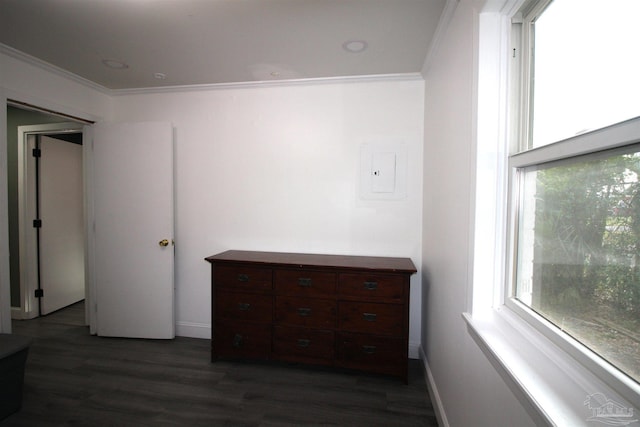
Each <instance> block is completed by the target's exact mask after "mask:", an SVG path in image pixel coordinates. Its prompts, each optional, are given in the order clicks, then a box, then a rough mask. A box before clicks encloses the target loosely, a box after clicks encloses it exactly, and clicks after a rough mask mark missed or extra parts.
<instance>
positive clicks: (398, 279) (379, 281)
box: [338, 273, 405, 301]
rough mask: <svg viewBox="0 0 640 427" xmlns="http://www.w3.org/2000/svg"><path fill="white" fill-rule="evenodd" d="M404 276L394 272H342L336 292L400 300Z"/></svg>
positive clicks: (402, 292) (360, 296)
mask: <svg viewBox="0 0 640 427" xmlns="http://www.w3.org/2000/svg"><path fill="white" fill-rule="evenodd" d="M404 283H405V278H404V277H403V276H400V275H394V274H376V273H342V274H340V275H339V276H338V293H339V294H340V295H348V296H353V297H359V298H362V297H364V298H380V299H393V300H396V301H400V300H402V298H403V296H404Z"/></svg>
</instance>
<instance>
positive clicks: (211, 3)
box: [0, 0, 447, 90]
mask: <svg viewBox="0 0 640 427" xmlns="http://www.w3.org/2000/svg"><path fill="white" fill-rule="evenodd" d="M446 2H447V0H0V44H3V45H5V46H8V47H9V48H11V49H7V48H6V47H5V48H4V51H5V52H7V51H9V52H11V53H13V54H20V52H21V53H25V54H27V55H29V56H32V57H35V58H37V59H39V60H42V61H45V62H47V63H49V64H52V65H55V66H56V67H59V68H61V69H62V70H65V71H67V72H70V73H73V74H75V75H77V76H80V77H82V78H84V79H86V80H89V81H91V82H93V83H95V84H97V85H99V86H102V87H103V88H106V89H113V90H118V89H140V88H157V87H166V86H183V85H209V84H229V83H241V82H260V81H270V80H289V79H318V78H336V77H354V76H378V75H396V74H406V73H419V72H420V70H421V69H422V66H423V64H424V61H425V57H426V56H427V52H428V49H429V46H430V43H431V40H432V38H433V37H434V34H435V30H436V27H437V25H438V21H439V19H440V16H441V14H442V12H443V10H444V7H445V3H446ZM349 42H353V43H350V44H349ZM0 47H2V46H0ZM345 47H347V48H352V49H353V48H363V47H364V50H362V51H361V52H351V51H349V50H348V49H347V48H345ZM13 49H15V50H16V51H19V52H15V51H14V50H13ZM105 62H107V63H109V64H111V65H112V66H113V65H116V66H120V67H122V68H111V67H108V66H107V65H105Z"/></svg>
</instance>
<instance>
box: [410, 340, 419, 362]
mask: <svg viewBox="0 0 640 427" xmlns="http://www.w3.org/2000/svg"><path fill="white" fill-rule="evenodd" d="M420 350H421V349H420V343H415V342H410V343H409V359H420Z"/></svg>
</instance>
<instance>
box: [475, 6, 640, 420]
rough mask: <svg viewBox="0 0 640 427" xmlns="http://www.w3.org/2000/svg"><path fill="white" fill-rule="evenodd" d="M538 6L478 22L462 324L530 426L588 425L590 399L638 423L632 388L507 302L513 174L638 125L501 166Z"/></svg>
mask: <svg viewBox="0 0 640 427" xmlns="http://www.w3.org/2000/svg"><path fill="white" fill-rule="evenodd" d="M547 4H548V2H545V1H544V0H542V1H540V0H505V1H503V2H502V4H501V7H498V8H496V9H493V10H492V11H488V12H483V13H480V15H479V22H478V35H479V37H478V52H479V53H478V59H477V61H478V64H477V65H478V81H477V90H478V99H477V120H478V122H477V135H476V144H477V146H476V149H477V158H476V164H477V169H476V182H475V185H476V198H475V217H474V218H473V220H474V227H472V233H473V236H472V238H473V241H474V242H475V243H474V249H473V251H472V256H473V263H472V265H473V271H472V277H473V282H472V284H471V288H470V297H471V298H470V301H471V304H470V307H469V310H470V313H464V314H463V318H464V319H465V321H466V322H467V326H468V330H469V333H470V335H471V337H472V338H473V339H474V340H475V341H476V343H477V344H478V345H479V347H480V349H481V350H482V351H483V352H484V353H485V355H486V356H487V358H489V360H490V361H491V362H492V364H493V366H494V367H495V368H496V370H497V371H498V373H499V374H501V376H502V377H503V379H504V380H505V381H506V382H507V384H508V385H509V386H510V388H511V389H512V390H513V391H514V394H515V396H516V397H517V398H518V399H519V401H520V402H521V404H522V405H523V407H524V408H525V409H526V410H527V412H528V413H529V415H530V416H531V418H532V420H533V421H534V422H535V424H536V425H580V424H586V423H587V422H586V419H587V417H586V416H585V410H586V408H585V407H584V402H585V399H587V397H588V396H590V395H591V394H593V393H602V394H604V395H605V396H606V397H607V398H609V399H611V400H613V401H615V402H617V403H620V404H622V405H627V407H629V408H633V409H634V413H635V414H638V412H640V386H639V385H638V383H636V382H635V381H633V380H631V379H630V378H628V377H627V376H626V375H624V374H622V373H621V372H620V371H618V370H617V369H615V368H613V367H612V366H611V365H609V364H608V363H607V362H605V361H604V360H603V359H602V358H600V357H599V356H597V355H595V354H594V353H593V352H591V351H590V350H588V349H587V348H586V347H584V346H582V345H581V344H580V343H578V342H577V341H575V340H573V339H571V338H570V337H569V336H568V335H566V334H564V333H562V332H560V331H559V330H558V328H556V327H555V326H553V325H552V324H551V323H550V322H548V321H547V320H546V319H544V318H542V317H541V316H539V315H537V314H536V313H535V312H533V311H532V310H530V309H529V308H528V307H526V306H524V305H523V304H521V303H519V302H518V301H517V300H515V299H514V298H512V295H513V285H512V283H513V281H512V280H511V278H512V277H513V275H514V264H513V262H512V261H513V259H512V257H511V256H510V255H509V254H511V253H512V252H513V250H512V249H513V248H514V247H515V246H514V245H515V238H516V235H515V231H514V226H515V224H516V221H515V219H516V218H515V214H516V206H514V205H513V203H511V200H512V198H511V197H510V193H512V192H513V191H514V190H515V189H516V188H517V185H516V183H515V178H516V175H517V174H516V172H515V171H516V168H519V167H526V166H529V165H534V164H536V163H539V162H542V161H547V160H549V161H550V160H558V159H562V158H567V157H572V156H576V155H581V154H587V153H590V152H596V151H600V150H604V149H608V148H613V147H620V146H624V145H627V144H630V143H632V142H634V141H638V135H640V119H634V120H629V121H626V122H623V123H620V124H617V125H614V126H610V127H608V128H605V129H601V130H598V131H594V132H590V133H587V134H583V135H580V136H577V137H574V138H570V139H567V140H565V141H562V142H561V143H556V144H550V145H548V146H543V147H539V148H535V149H530V150H525V151H522V152H521V153H519V154H517V155H514V156H511V157H509V155H508V153H509V152H515V151H517V148H518V147H517V146H516V145H517V144H518V143H519V141H523V140H527V141H528V140H529V138H528V135H529V129H528V127H527V126H520V124H521V123H522V122H525V123H526V121H524V120H521V118H522V117H529V107H530V101H529V100H530V96H529V89H528V84H524V83H523V82H527V81H528V79H529V74H528V70H529V63H528V57H527V56H526V55H522V52H523V51H525V50H527V49H528V47H529V39H528V34H527V32H526V31H523V30H522V29H523V28H524V27H526V26H527V25H529V22H530V17H531V14H532V13H534V14H535V13H537V12H540V11H541V10H544V8H545V7H546V5H547ZM514 49H515V51H514ZM496 124H497V125H496ZM605 135H606V138H605ZM487 188H491V189H492V190H491V191H488V190H487ZM514 200H515V199H514ZM635 418H638V417H637V416H636V417H635Z"/></svg>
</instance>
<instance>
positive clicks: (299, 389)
mask: <svg viewBox="0 0 640 427" xmlns="http://www.w3.org/2000/svg"><path fill="white" fill-rule="evenodd" d="M83 318H84V305H83V303H79V304H76V305H73V306H71V307H69V308H66V309H64V310H61V311H59V312H56V313H53V314H50V315H49V316H46V317H42V318H39V319H34V320H28V321H15V320H14V321H13V332H14V333H17V334H21V335H26V336H31V337H33V339H34V342H33V345H32V346H31V349H30V351H29V357H28V360H27V368H26V373H25V386H24V400H23V407H22V410H21V411H20V412H19V413H16V414H13V415H11V416H10V417H8V418H6V419H5V420H4V421H2V422H0V425H2V427H5V426H6V427H9V426H248V427H249V426H252V427H253V426H260V427H263V426H264V427H270V426H426V427H431V426H437V422H436V418H435V415H434V411H433V407H432V405H431V403H430V401H429V397H428V392H427V387H426V384H425V381H424V375H423V372H422V368H421V366H420V362H418V361H416V360H412V361H411V363H410V374H409V384H408V385H406V384H404V383H403V382H402V381H399V380H397V379H394V378H389V377H384V376H375V375H368V374H361V373H353V372H336V371H334V370H330V369H324V368H310V367H304V366H298V365H292V364H282V363H256V362H232V361H218V362H216V363H211V362H210V353H209V349H210V342H209V340H202V339H194V338H184V337H178V338H176V339H175V340H168V341H161V340H158V341H156V340H138V339H119V338H101V337H96V336H91V335H89V332H88V327H86V326H83Z"/></svg>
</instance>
